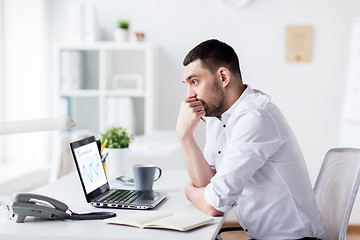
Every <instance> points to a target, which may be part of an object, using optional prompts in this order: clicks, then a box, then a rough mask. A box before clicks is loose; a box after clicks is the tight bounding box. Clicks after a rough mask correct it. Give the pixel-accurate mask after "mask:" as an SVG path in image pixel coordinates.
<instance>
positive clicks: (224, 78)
mask: <svg viewBox="0 0 360 240" xmlns="http://www.w3.org/2000/svg"><path fill="white" fill-rule="evenodd" d="M230 76H231V73H230V71H229V69H227V68H225V67H220V68H219V70H218V77H219V80H220V84H221V85H222V86H223V87H226V86H227V85H228V84H229V83H230Z"/></svg>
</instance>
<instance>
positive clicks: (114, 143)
mask: <svg viewBox="0 0 360 240" xmlns="http://www.w3.org/2000/svg"><path fill="white" fill-rule="evenodd" d="M133 140H134V136H133V135H132V134H130V133H129V132H128V131H127V129H126V128H123V127H120V126H113V127H110V128H108V129H105V131H104V132H103V133H100V141H101V145H104V143H105V141H107V144H106V146H105V148H104V150H103V153H102V155H103V156H105V154H108V156H107V158H106V163H105V165H106V173H107V176H108V179H109V181H110V180H114V179H115V178H117V177H119V176H121V175H124V174H125V173H126V170H127V167H128V166H127V165H128V164H127V162H128V154H129V145H130V143H131V142H132V141H133Z"/></svg>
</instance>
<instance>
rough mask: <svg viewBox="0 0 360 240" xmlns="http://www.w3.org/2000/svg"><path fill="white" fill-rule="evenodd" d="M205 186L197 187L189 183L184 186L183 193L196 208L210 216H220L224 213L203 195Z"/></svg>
mask: <svg viewBox="0 0 360 240" xmlns="http://www.w3.org/2000/svg"><path fill="white" fill-rule="evenodd" d="M204 190H205V188H197V187H195V186H194V185H192V184H191V183H189V184H187V185H186V187H185V194H186V197H187V199H189V200H190V201H191V202H192V203H193V204H194V205H195V206H196V207H197V208H199V209H200V210H201V211H203V212H205V213H206V214H208V215H210V216H213V217H215V216H222V215H223V214H224V213H223V212H220V211H218V210H216V209H215V208H214V207H213V206H211V205H210V204H209V203H208V202H207V201H206V200H205V197H204Z"/></svg>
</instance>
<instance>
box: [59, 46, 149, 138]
mask: <svg viewBox="0 0 360 240" xmlns="http://www.w3.org/2000/svg"><path fill="white" fill-rule="evenodd" d="M153 64H154V47H153V46H152V45H151V44H149V43H122V44H121V43H114V42H97V43H84V44H69V43H60V44H56V45H55V46H54V109H55V111H57V112H55V113H54V114H55V115H64V114H69V115H70V117H72V118H73V119H74V120H75V122H77V127H76V128H75V129H79V130H80V129H87V130H92V131H94V132H95V133H96V132H102V131H103V130H104V129H105V128H107V127H110V126H112V125H114V124H117V123H118V124H119V125H122V126H124V122H126V123H125V124H128V123H129V122H131V123H129V125H130V128H131V129H130V131H131V132H132V133H134V134H135V135H137V136H138V135H143V134H150V133H151V132H152V131H153V130H154V123H155V119H154V118H155V116H156V114H155V113H154V110H155V107H154V96H155V93H154V86H155V82H154V77H153V72H154V70H153V68H154V67H153ZM119 81H120V82H119ZM124 84H125V85H124ZM126 84H130V86H127V85H126ZM131 84H135V85H134V86H132V85H131ZM124 86H126V87H124ZM124 98H128V99H129V100H128V101H125V100H124ZM119 104H120V106H118V105H119ZM122 104H127V106H126V107H123V105H122ZM59 109H60V110H59ZM131 109H132V110H131ZM59 111H62V112H59ZM126 117H127V119H125V118H126ZM125 127H128V126H125ZM128 128H129V127H128Z"/></svg>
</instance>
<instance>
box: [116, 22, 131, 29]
mask: <svg viewBox="0 0 360 240" xmlns="http://www.w3.org/2000/svg"><path fill="white" fill-rule="evenodd" d="M129 25H130V23H129V21H127V20H120V21H119V22H118V27H119V28H122V29H129Z"/></svg>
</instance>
